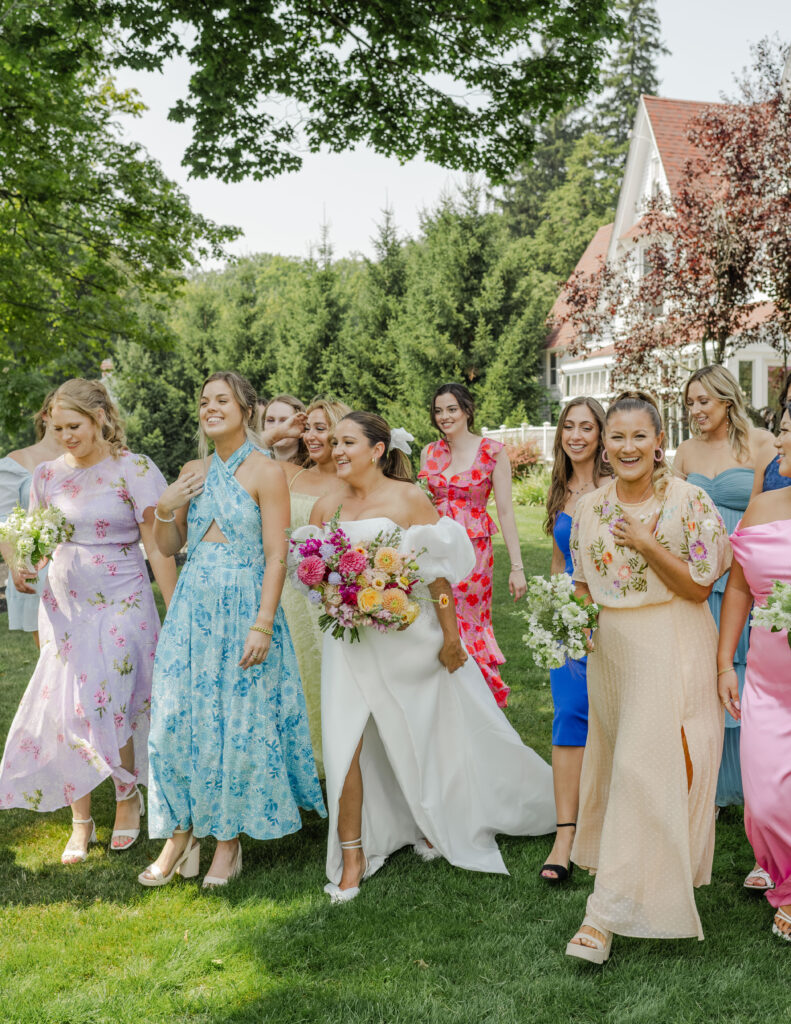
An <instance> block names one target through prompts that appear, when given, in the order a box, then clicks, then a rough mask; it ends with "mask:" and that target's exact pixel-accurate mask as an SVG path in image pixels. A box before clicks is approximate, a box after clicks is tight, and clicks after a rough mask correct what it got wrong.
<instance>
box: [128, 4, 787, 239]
mask: <svg viewBox="0 0 791 1024" xmlns="http://www.w3.org/2000/svg"><path fill="white" fill-rule="evenodd" d="M657 9H658V11H659V16H660V18H661V21H662V32H663V37H664V41H665V43H666V44H667V46H668V47H669V48H670V50H671V51H672V52H671V55H670V56H669V57H664V58H662V60H661V62H660V66H659V70H660V77H661V81H662V84H661V86H660V95H662V96H665V97H668V98H672V99H686V100H717V99H719V98H720V95H721V93H723V92H726V93H732V92H733V91H734V84H733V75H734V74H735V73H738V72H740V71H741V70H742V68H743V67H745V66H746V65H748V64H749V63H750V50H749V48H750V44H751V43H754V42H757V41H758V40H759V39H760V38H762V37H763V36H765V35H771V34H773V33H775V32H780V34H781V37H782V38H783V39H784V40H788V39H789V37H791V9H790V8H789V4H788V0H749V2H747V0H658V2H657ZM186 74H187V69H186V66H185V65H181V66H179V65H174V66H172V67H171V68H169V70H168V72H167V73H166V74H142V73H133V72H125V73H123V75H121V76H119V78H120V82H121V84H123V85H126V86H129V85H134V86H135V87H136V88H137V89H139V91H140V93H141V96H142V99H143V101H144V102H145V103H146V105H147V106H148V107H149V110H148V112H147V113H145V114H144V115H143V117H142V118H139V119H137V120H135V121H133V122H132V123H131V125H130V135H131V136H132V137H134V138H135V139H136V140H137V141H139V142H141V143H142V144H143V145H144V146H145V147H146V148H147V149H148V151H149V152H150V153H151V155H152V156H154V157H155V158H156V159H157V160H159V161H160V162H161V163H162V165H163V167H164V169H165V171H166V173H167V174H168V175H169V176H170V177H171V178H173V179H175V180H176V181H178V182H179V183H180V184H181V186H182V187H183V188H184V190H185V191H186V192H187V193H188V195H189V196H190V198H191V201H192V204H193V207H194V208H195V209H196V210H198V211H200V212H201V213H202V214H204V215H205V216H207V217H210V218H212V219H213V220H215V221H218V222H220V223H225V224H236V225H238V226H240V227H242V228H243V229H244V237H243V238H241V239H240V240H239V241H238V242H236V243H235V244H234V245H233V247H232V250H231V251H233V252H235V253H237V254H239V255H243V254H246V253H255V252H273V253H274V252H276V253H282V254H284V255H292V256H306V255H307V254H308V252H309V251H310V248H311V246H312V245H314V244H315V242H316V241H317V239H318V235H319V228H320V225H321V224H322V222H323V221H324V220H326V221H327V223H328V224H329V226H330V237H331V241H332V244H333V246H334V250H335V255H336V256H346V255H349V254H351V253H354V252H361V253H365V254H370V253H371V243H370V239H371V236H372V235H373V234H374V232H375V225H376V223H377V221H378V220H379V219H380V211H381V210H382V209H383V207H385V206H386V205H390V206H391V207H392V208H393V210H394V212H395V218H396V222H397V224H398V226H399V229H400V231H401V233H402V234H417V231H418V214H419V211H420V210H421V209H424V208H426V207H431V206H433V204H434V203H435V202H436V200H437V198H438V197H439V195H440V194H441V193H442V191H443V190H444V189H448V188H453V187H454V185H455V184H456V183H457V182H458V181H459V180H460V176H459V175H457V174H454V173H451V172H448V171H445V170H443V169H442V168H441V167H436V166H433V165H431V164H427V163H425V162H424V161H417V160H416V161H413V162H411V163H409V164H407V165H405V166H403V167H402V166H401V165H400V164H399V163H398V161H397V160H390V159H386V158H384V157H381V156H377V155H376V154H374V153H371V152H369V151H367V150H359V151H357V152H354V153H344V154H339V155H322V154H317V155H313V154H307V155H306V156H305V160H304V165H303V168H302V170H301V171H300V172H298V173H296V174H288V175H283V176H281V177H279V178H275V179H273V180H267V181H263V182H254V181H247V182H241V183H239V184H235V185H226V184H224V183H222V182H219V181H214V180H208V181H196V180H189V179H188V178H187V174H186V171H185V170H184V168H182V167H181V157H182V154H183V152H184V149H185V148H186V146H187V144H188V142H189V138H190V135H189V128H188V127H187V126H185V125H179V124H174V123H173V122H171V121H168V120H167V112H168V109H169V108H170V106H171V105H172V104H173V102H174V101H175V100H176V99H177V98H178V97H179V96H181V95H184V93H185V91H186V89H185V84H186Z"/></svg>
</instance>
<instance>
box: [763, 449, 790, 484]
mask: <svg viewBox="0 0 791 1024" xmlns="http://www.w3.org/2000/svg"><path fill="white" fill-rule="evenodd" d="M779 466H780V456H779V455H776V456H775V457H774V458H773V459H772V461H771V462H770V463H769V465H768V466H767V467H766V469H765V470H764V482H763V487H762V488H761V490H762V491H779V490H780V488H781V487H791V476H781V475H780V469H779Z"/></svg>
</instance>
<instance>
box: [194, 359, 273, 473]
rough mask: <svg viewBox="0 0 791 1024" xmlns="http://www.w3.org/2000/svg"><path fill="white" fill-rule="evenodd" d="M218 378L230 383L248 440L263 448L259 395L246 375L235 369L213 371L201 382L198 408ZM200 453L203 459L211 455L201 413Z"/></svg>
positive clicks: (199, 429)
mask: <svg viewBox="0 0 791 1024" xmlns="http://www.w3.org/2000/svg"><path fill="white" fill-rule="evenodd" d="M216 380H221V381H222V382H223V383H224V384H227V385H228V390H229V391H230V392H231V394H232V395H233V398H234V401H235V402H236V404H237V405H238V406H239V408H240V409H241V410H242V414H243V417H244V433H245V436H246V437H247V440H248V441H251V442H252V443H253V444H254V445H255V446H256V447H257V448H261V447H262V445H261V438H260V436H259V434H258V430H257V429H256V427H257V425H258V395H257V393H256V390H255V388H254V387H253V385H252V384H251V383H250V381H249V380H247V378H246V377H242V375H241V374H239V373H234V371H233V370H218V371H217V373H213V374H212V375H211V377H207V378H206V380H205V381H204V382H203V383H202V384H201V389H200V395H199V397H198V409H199V410H200V400H201V398H203V392H204V391H205V390H206V386H207V385H208V384H212V383H213V382H214V381H216ZM198 454H199V455H200V457H201V458H202V459H207V458H208V457H209V439H208V437H207V436H206V434H205V432H204V430H203V426H202V425H201V422H200V414H199V415H198Z"/></svg>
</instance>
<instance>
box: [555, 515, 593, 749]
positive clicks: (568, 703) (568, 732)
mask: <svg viewBox="0 0 791 1024" xmlns="http://www.w3.org/2000/svg"><path fill="white" fill-rule="evenodd" d="M552 534H553V536H554V538H555V543H556V544H557V546H558V547H559V548H560V550H561V552H562V554H563V558H564V560H565V563H566V564H565V571H566V572H567V573H568V575H569V576H571V574H572V572H573V571H574V567H573V565H572V563H571V552H570V551H569V539H570V535H571V516H570V515H568V514H567V513H566V512H558V514H557V516H555V526H554V528H553V530H552ZM587 662H588V659H587V658H583V659H582V660H581V661H572V660H571V659H569V660H568V661H567V662H566V664H565V665H564V666H563V667H562V668H551V669H550V670H549V685H550V687H551V689H552V703H553V704H554V707H555V716H554V718H553V719H552V745H553V746H555V747H584V746H585V741H586V740H587V738H588V679H587V673H588V668H587Z"/></svg>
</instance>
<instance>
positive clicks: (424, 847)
mask: <svg viewBox="0 0 791 1024" xmlns="http://www.w3.org/2000/svg"><path fill="white" fill-rule="evenodd" d="M412 849H413V850H414V851H415V853H416V854H417V855H418V857H420V859H421V860H425V861H429V860H439V858H440V857H441V856H442V854H441V853H440V852H439V850H438V849H437V848H436V846H429V845H428V842H427V841H426V839H424V838H421V839H418V841H417V842H416V843H415V844H414V845H413V846H412Z"/></svg>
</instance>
